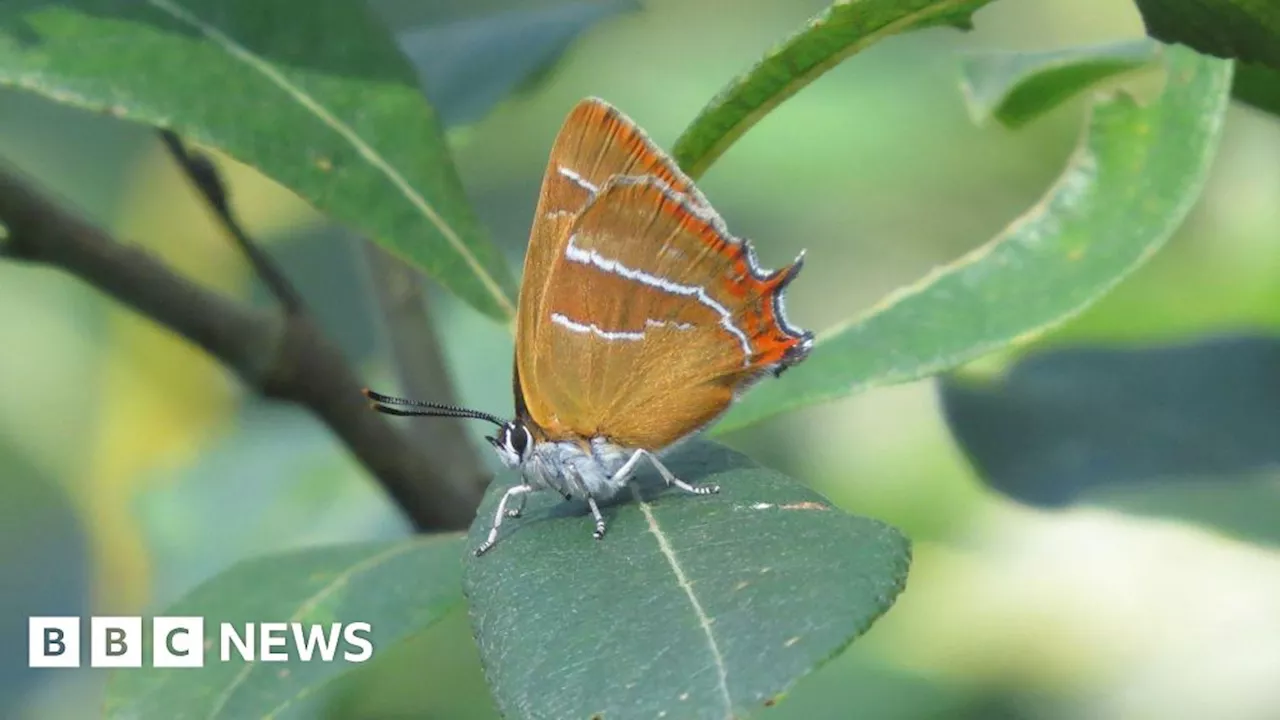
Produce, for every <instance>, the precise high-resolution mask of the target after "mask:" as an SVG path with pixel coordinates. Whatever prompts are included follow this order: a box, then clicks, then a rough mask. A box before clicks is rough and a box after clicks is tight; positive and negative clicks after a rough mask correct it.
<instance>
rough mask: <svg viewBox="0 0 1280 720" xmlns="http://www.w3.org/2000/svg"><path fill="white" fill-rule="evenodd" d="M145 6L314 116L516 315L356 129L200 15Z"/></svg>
mask: <svg viewBox="0 0 1280 720" xmlns="http://www.w3.org/2000/svg"><path fill="white" fill-rule="evenodd" d="M147 3H148V4H149V5H151V6H152V7H154V8H156V9H157V10H159V11H161V12H163V13H166V14H168V15H169V16H170V17H172V18H174V19H175V20H178V21H179V22H183V23H186V24H187V25H190V26H191V27H193V28H195V29H196V30H197V31H199V32H200V34H201V35H203V36H204V37H205V38H207V39H208V40H209V41H210V42H212V43H214V44H215V45H217V46H218V47H220V48H222V50H224V51H225V52H226V53H227V54H228V55H230V56H231V57H233V58H236V59H237V60H240V61H241V62H243V63H244V64H245V65H247V66H248V67H250V68H251V69H253V70H254V71H256V72H257V73H259V74H260V75H262V76H263V77H265V78H266V79H267V80H269V81H270V82H271V83H272V84H274V85H275V86H276V87H278V88H279V89H280V90H281V91H282V92H284V94H285V95H287V96H289V97H290V98H291V99H293V100H294V101H295V102H297V103H298V104H299V105H301V106H302V107H303V108H304V109H305V110H307V111H308V112H310V113H311V114H312V115H314V116H315V117H316V118H317V119H318V120H319V121H320V122H321V123H322V124H324V125H325V126H326V127H328V128H329V129H330V130H333V131H334V132H335V133H337V134H338V135H339V136H340V137H341V138H342V139H343V140H346V141H347V142H348V143H349V144H350V145H351V147H352V148H354V149H355V151H356V152H357V153H358V154H359V155H360V156H361V157H362V158H364V159H365V160H366V161H367V162H368V163H369V164H370V165H371V166H373V168H374V169H376V170H378V171H379V172H380V173H382V175H383V176H385V177H386V178H387V180H389V181H390V182H391V184H392V185H393V186H394V187H395V188H396V189H397V190H398V191H400V194H401V195H403V196H404V198H405V199H406V200H408V201H409V204H411V205H413V206H414V208H415V209H417V210H418V212H420V213H422V215H423V216H424V217H425V218H426V219H427V221H428V222H429V223H431V224H432V225H433V226H435V228H436V229H437V230H439V232H440V234H441V236H442V237H444V239H445V241H446V242H447V243H448V244H449V246H450V247H452V248H453V250H454V252H456V253H458V255H459V256H460V257H461V258H462V259H463V261H464V262H465V263H466V264H467V266H468V267H469V268H470V269H471V271H472V273H474V274H475V276H476V278H477V279H479V280H480V284H481V285H483V286H484V288H485V290H486V291H487V292H488V293H489V294H490V295H491V296H492V297H493V299H494V301H495V302H496V303H497V304H498V305H499V306H500V307H501V308H502V309H503V311H504V312H505V313H506V314H507V316H508V317H510V316H512V315H514V314H515V306H514V305H513V304H512V302H511V299H510V298H508V297H507V294H506V292H504V291H503V290H502V287H501V286H500V285H499V284H498V282H497V281H496V280H495V279H494V278H493V276H491V275H490V274H489V272H488V271H487V270H485V269H484V266H482V265H481V264H480V261H479V259H478V258H476V256H475V255H474V254H473V253H472V252H471V250H470V248H468V247H467V245H466V243H464V242H463V241H462V238H461V237H459V236H458V233H457V231H456V230H454V228H453V226H452V225H450V224H449V223H448V222H446V221H445V220H444V218H443V217H441V216H440V214H439V213H438V212H437V211H436V209H435V207H433V206H432V205H431V203H430V202H428V201H427V199H426V198H425V197H423V195H422V194H421V193H419V192H418V191H417V189H415V188H414V187H413V185H411V184H410V183H409V181H408V180H406V179H405V178H404V176H403V175H401V174H400V171H398V170H397V169H396V168H395V167H394V166H393V165H392V164H391V163H390V162H389V161H387V160H386V158H384V157H382V155H381V154H379V153H378V151H377V150H374V149H373V146H372V145H370V144H369V143H367V142H365V140H364V138H362V137H360V135H359V134H358V133H357V132H356V131H355V130H353V129H352V128H351V127H350V126H348V125H347V124H346V123H344V122H342V121H341V120H339V119H338V118H337V117H336V116H334V115H333V114H332V113H330V112H329V111H328V110H327V109H325V107H324V105H322V104H321V103H320V102H319V101H317V100H316V99H315V98H313V97H312V96H310V95H308V94H307V93H306V92H304V91H303V90H302V89H301V88H299V87H297V86H296V85H294V84H293V83H291V82H289V79H288V78H286V77H285V76H284V75H283V74H282V73H281V72H280V71H279V70H277V69H276V68H275V67H274V66H273V65H271V63H269V62H267V61H266V60H265V59H263V58H261V57H259V56H257V55H255V54H254V53H252V52H250V51H249V49H248V48H246V47H244V46H243V45H241V44H240V43H238V42H236V41H235V39H234V38H232V37H231V36H230V35H228V34H226V33H224V32H223V31H222V30H221V29H219V28H217V27H216V26H214V25H210V24H209V23H207V22H205V21H204V20H203V19H201V18H200V17H199V16H197V15H195V14H194V13H192V12H190V11H189V10H187V9H186V8H183V7H180V6H178V5H176V4H174V3H173V2H171V1H170V0H147Z"/></svg>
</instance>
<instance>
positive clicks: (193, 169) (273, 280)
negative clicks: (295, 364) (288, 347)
mask: <svg viewBox="0 0 1280 720" xmlns="http://www.w3.org/2000/svg"><path fill="white" fill-rule="evenodd" d="M160 139H161V140H163V141H164V145H165V148H166V149H167V150H168V151H169V154H170V155H172V156H173V159H174V162H176V163H177V164H178V167H180V168H182V171H183V172H184V173H186V175H187V177H188V178H190V179H191V182H192V183H193V184H194V185H195V186H196V189H197V190H199V191H200V193H201V194H202V195H204V197H205V199H206V200H208V201H209V206H210V207H212V208H213V210H214V212H215V213H216V214H217V215H218V219H219V220H221V221H222V226H223V227H224V228H226V230H227V232H228V233H229V234H230V235H231V237H232V238H233V239H234V240H235V241H236V247H237V248H239V249H240V252H241V254H243V255H244V256H245V259H247V260H248V261H249V264H250V265H252V266H253V271H254V272H255V273H256V274H257V275H258V277H259V278H260V279H261V280H262V282H263V284H264V285H266V286H267V290H269V291H270V292H271V294H272V295H273V296H275V298H276V300H278V301H279V302H280V305H281V306H283V307H284V309H285V312H288V313H290V314H294V313H301V312H303V310H304V306H303V303H302V297H301V296H299V295H298V291H297V290H294V288H293V284H292V283H290V282H289V280H288V279H287V278H286V277H285V276H284V273H282V272H281V271H280V268H278V267H277V266H276V264H275V263H274V262H273V261H272V260H271V258H270V257H269V256H268V255H267V254H266V253H265V252H263V251H262V248H260V247H258V245H257V243H255V242H253V241H252V240H250V239H249V236H248V234H247V233H245V231H244V228H243V227H242V226H241V225H240V223H239V221H237V220H236V218H235V215H234V214H233V213H232V212H231V202H230V197H229V196H228V194H227V186H226V184H225V183H223V182H222V176H221V175H220V174H219V173H218V168H217V167H215V166H214V164H213V161H212V160H210V159H209V158H208V156H206V155H204V154H202V153H193V152H190V151H188V150H187V147H186V145H185V144H184V143H183V142H182V139H181V138H179V137H178V135H177V134H176V133H174V132H173V131H172V130H161V131H160Z"/></svg>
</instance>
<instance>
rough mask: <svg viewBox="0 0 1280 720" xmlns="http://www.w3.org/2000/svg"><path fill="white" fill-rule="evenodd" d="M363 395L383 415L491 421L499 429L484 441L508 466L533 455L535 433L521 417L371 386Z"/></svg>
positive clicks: (510, 466)
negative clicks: (412, 397)
mask: <svg viewBox="0 0 1280 720" xmlns="http://www.w3.org/2000/svg"><path fill="white" fill-rule="evenodd" d="M364 396H365V397H367V398H369V400H370V402H371V404H372V405H373V409H374V410H377V411H378V412H380V413H383V414H384V415H399V416H401V417H456V418H468V419H471V420H484V421H486V422H491V423H493V424H494V425H497V426H498V432H497V433H495V434H493V435H488V436H486V437H485V440H488V441H489V444H490V445H492V446H493V451H494V452H496V453H498V459H499V460H501V461H502V464H503V465H505V466H507V467H509V468H515V467H520V466H521V465H523V464H524V463H525V462H527V461H528V460H529V458H530V457H532V456H533V445H534V440H533V433H532V432H530V431H529V426H528V425H526V424H525V423H523V422H521V421H519V420H503V419H502V418H500V417H498V416H497V415H490V414H489V413H486V412H480V411H479V410H469V409H467V408H460V407H455V406H453V405H441V404H439V403H429V402H422V401H420V400H405V399H404V398H397V397H391V396H390V395H383V394H382V393H376V392H374V391H372V390H368V389H366V390H365V391H364Z"/></svg>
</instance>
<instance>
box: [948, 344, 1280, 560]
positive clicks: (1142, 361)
mask: <svg viewBox="0 0 1280 720" xmlns="http://www.w3.org/2000/svg"><path fill="white" fill-rule="evenodd" d="M1277 368H1280V339H1277V338H1274V337H1266V336H1247V335H1246V336H1227V337H1210V338H1203V339H1199V340H1195V341H1192V342H1180V343H1177V344H1171V345H1159V346H1153V347H1143V348H1116V347H1107V346H1097V347H1092V346H1086V347H1068V348H1062V349H1057V350H1052V351H1046V352H1039V353H1035V354H1033V355H1030V356H1028V357H1026V358H1023V359H1021V360H1019V361H1018V362H1017V363H1016V364H1015V365H1014V366H1013V367H1012V368H1010V369H1009V370H1008V372H1006V373H1004V374H1003V375H1001V376H1000V377H997V378H983V377H973V376H967V375H965V374H959V375H957V376H955V377H951V378H948V379H947V380H946V381H945V382H943V383H942V385H941V398H942V407H943V411H944V413H945V415H946V418H947V424H948V426H949V427H950V428H951V431H952V433H953V434H954V435H955V438H956V441H957V442H958V443H959V444H960V446H961V447H962V448H963V449H964V451H965V454H966V455H967V456H968V457H969V459H970V460H971V462H972V463H973V465H974V467H975V468H976V469H977V470H978V471H979V472H980V473H981V475H982V477H983V478H984V479H985V480H986V481H987V483H989V484H990V485H991V487H992V488H994V489H995V490H998V491H999V492H1001V493H1003V494H1005V495H1007V496H1008V497H1010V498H1012V499H1014V500H1017V501H1019V502H1022V503H1026V504H1029V505H1035V506H1042V507H1060V506H1063V505H1068V504H1074V503H1082V502H1083V503H1088V504H1098V503H1099V502H1101V503H1102V504H1104V505H1106V506H1107V507H1112V508H1116V507H1119V508H1121V509H1124V510H1125V511H1128V512H1134V513H1140V514H1143V515H1153V516H1161V517H1170V516H1172V517H1176V518H1179V519H1182V520H1187V521H1191V522H1195V523H1198V524H1202V525H1209V526H1212V527H1215V528H1218V529H1221V530H1225V531H1226V532H1228V533H1230V534H1232V535H1235V536H1237V537H1243V538H1248V539H1250V540H1253V541H1255V542H1265V543H1267V544H1271V545H1275V544H1277V543H1280V523H1277V522H1276V519H1277V518H1280V485H1277V484H1276V482H1275V481H1276V477H1277V473H1276V468H1277V467H1280V406H1278V405H1277V404H1276V402H1275V400H1274V398H1275V397H1276V396H1277V393H1280V371H1278V370H1277Z"/></svg>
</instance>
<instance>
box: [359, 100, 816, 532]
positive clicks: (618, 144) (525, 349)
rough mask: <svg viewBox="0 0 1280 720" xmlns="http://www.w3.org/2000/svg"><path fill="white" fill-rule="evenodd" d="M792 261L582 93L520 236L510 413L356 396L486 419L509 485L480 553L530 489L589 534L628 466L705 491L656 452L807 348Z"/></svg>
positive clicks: (387, 405) (627, 475) (391, 407)
mask: <svg viewBox="0 0 1280 720" xmlns="http://www.w3.org/2000/svg"><path fill="white" fill-rule="evenodd" d="M802 264H803V253H802V254H801V257H798V258H796V260H795V261H794V262H793V263H791V264H790V265H788V266H786V267H784V268H782V269H780V270H777V271H768V270H765V269H764V268H762V267H761V266H760V264H759V262H758V261H757V259H756V256H755V252H754V250H753V249H752V248H751V245H750V244H749V243H748V242H747V241H746V240H743V239H740V238H737V237H734V236H733V235H732V234H730V233H729V231H728V229H727V228H726V226H725V224H724V221H723V220H722V219H721V218H720V216H719V215H718V214H717V213H716V212H715V210H714V209H712V207H711V204H710V203H709V202H708V201H707V199H706V198H705V197H704V196H703V195H702V193H701V192H700V191H699V190H698V189H697V188H696V187H695V186H694V184H693V181H692V180H690V179H689V178H688V177H687V176H685V174H684V173H683V172H681V171H680V169H679V168H678V167H677V166H676V164H675V163H674V162H673V161H672V160H671V159H670V158H669V157H667V156H666V155H665V154H664V153H663V152H662V151H661V150H660V149H659V148H658V147H657V146H656V145H654V144H653V143H652V142H651V141H650V140H649V139H648V137H646V136H645V134H644V133H643V131H641V130H640V129H639V128H638V127H637V126H636V125H635V123H633V122H631V121H630V120H629V119H628V118H626V117H625V116H624V115H622V114H621V113H620V112H618V111H617V110H615V109H614V108H612V107H611V106H609V105H608V104H607V103H605V102H603V101H601V100H597V99H594V98H588V99H587V100H584V101H582V102H580V103H579V104H578V105H577V106H576V107H575V108H574V109H573V111H572V112H571V113H570V114H569V117H568V118H567V119H566V120H565V123H564V125H563V126H562V128H561V130H560V133H559V135H558V136H557V137H556V141H555V143H554V145H553V147H552V150H551V157H550V160H549V162H548V165H547V170H546V173H545V175H544V177H543V184H542V191H541V194H540V196H539V200H538V207H537V210H536V213H535V217H534V223H533V229H532V231H531V233H530V240H529V251H528V253H527V255H526V257H525V266H524V277H523V283H522V286H521V290H520V302H519V308H518V313H517V322H516V353H515V359H514V360H515V361H514V363H513V365H514V367H513V395H514V398H515V406H516V414H515V418H514V419H512V420H506V421H504V420H502V419H500V418H497V417H495V416H492V415H488V414H487V413H481V412H478V411H474V410H466V409H463V408H453V407H447V406H441V405H434V404H431V403H418V402H415V401H406V400H400V399H397V398H388V397H386V396H383V395H378V394H377V393H367V394H368V395H369V397H371V398H372V399H374V400H375V402H376V403H377V404H376V405H375V408H376V409H379V410H381V411H382V412H387V413H390V414H398V415H448V416H454V417H470V418H478V419H484V420H487V421H489V422H492V423H494V424H495V425H498V426H499V430H498V432H497V433H496V435H495V436H491V437H489V438H487V439H488V440H489V443H490V444H491V445H492V446H493V448H494V451H495V452H496V453H497V454H498V457H499V459H500V460H501V461H502V463H503V464H504V465H505V466H507V467H508V468H512V469H517V470H518V471H519V473H520V476H521V479H522V482H521V483H520V484H518V485H515V486H513V487H511V488H510V489H508V490H507V492H506V493H505V494H504V495H503V498H502V500H501V502H500V503H499V507H498V510H497V513H496V515H495V518H494V522H493V526H492V529H491V531H490V533H489V536H488V538H487V539H486V541H485V542H484V543H483V544H482V545H481V546H480V547H479V548H477V550H476V554H477V555H478V554H481V553H483V552H485V551H487V550H488V549H489V548H490V547H492V546H493V544H494V542H495V541H496V539H497V533H498V528H499V526H500V525H501V523H502V519H503V518H504V517H515V516H518V515H519V514H520V511H521V508H522V507H523V501H524V498H525V497H526V496H527V495H528V494H529V493H531V492H535V491H540V490H553V491H556V492H558V493H559V494H561V495H563V496H564V497H566V498H582V499H585V500H586V501H587V504H588V505H589V507H590V509H591V512H592V515H593V516H594V517H595V521H596V523H595V533H594V534H595V537H596V538H600V537H602V536H603V535H604V532H605V521H604V517H603V515H602V514H601V512H600V509H599V505H598V502H600V501H604V500H607V499H609V498H612V497H614V496H616V495H618V494H619V493H620V492H621V491H622V490H623V489H624V488H626V486H627V483H628V481H629V480H630V479H631V478H632V477H633V476H634V475H635V473H636V471H637V470H638V469H639V467H640V464H641V463H644V462H648V463H649V464H651V465H652V466H653V467H654V468H655V469H656V470H657V471H658V472H659V474H661V475H662V477H663V478H664V480H665V481H666V483H667V485H668V486H671V487H674V488H678V489H680V490H682V491H684V492H686V493H690V494H694V495H706V494H710V493H714V492H716V491H717V490H718V488H717V487H714V486H698V485H691V484H689V483H686V482H684V481H682V480H680V479H679V478H677V477H676V476H675V475H674V474H673V473H672V472H671V471H670V470H668V469H667V468H666V466H665V465H664V464H663V463H662V461H661V460H660V455H661V454H662V453H664V452H666V451H668V450H670V449H671V448H672V447H674V446H675V445H677V444H679V443H681V442H683V441H684V440H686V439H688V438H689V437H691V436H693V435H694V434H696V433H697V432H699V431H700V430H702V429H703V428H705V427H707V426H708V425H709V424H711V423H712V422H714V421H715V420H716V419H717V418H718V417H720V416H721V415H723V414H724V412H725V411H727V410H728V409H729V407H730V405H732V403H733V401H734V400H735V399H736V398H737V397H738V396H739V395H741V394H742V393H744V392H746V391H747V390H748V389H749V388H750V387H751V386H752V385H753V384H754V383H756V382H758V381H759V380H761V379H763V378H765V377H769V376H778V375H780V374H781V373H782V372H783V371H785V370H786V369H787V368H789V367H792V366H794V365H795V364H797V363H799V362H801V361H803V360H804V359H805V358H806V357H807V356H808V354H809V351H810V350H811V348H812V345H813V334H812V333H810V332H808V331H805V330H801V329H799V328H796V327H794V326H792V325H791V324H790V323H789V322H788V321H787V319H786V314H785V309H784V302H783V290H784V289H785V288H786V286H787V285H788V284H789V283H790V282H791V281H792V280H794V279H795V277H796V275H797V274H798V273H799V271H800V268H801V266H802ZM396 405H400V406H401V407H423V408H430V410H420V411H414V410H403V409H396V407H395V406H396ZM513 502H514V503H519V505H512V503H513Z"/></svg>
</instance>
